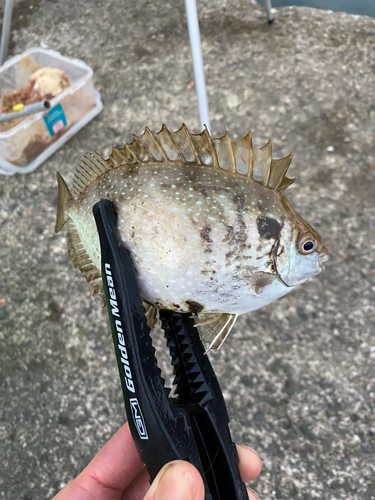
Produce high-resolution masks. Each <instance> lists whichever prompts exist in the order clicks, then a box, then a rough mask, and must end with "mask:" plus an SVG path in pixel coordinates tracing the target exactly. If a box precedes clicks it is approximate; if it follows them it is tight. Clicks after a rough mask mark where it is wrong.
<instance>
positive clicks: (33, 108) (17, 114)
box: [0, 101, 51, 123]
mask: <svg viewBox="0 0 375 500" xmlns="http://www.w3.org/2000/svg"><path fill="white" fill-rule="evenodd" d="M50 107H51V104H50V103H49V101H40V102H36V103H35V104H29V105H28V106H25V107H24V108H23V109H22V110H21V111H14V112H13V113H2V114H1V115H0V123H3V122H7V121H9V120H15V119H16V118H22V117H23V116H28V115H33V114H35V113H40V112H41V111H46V110H47V109H49V108H50Z"/></svg>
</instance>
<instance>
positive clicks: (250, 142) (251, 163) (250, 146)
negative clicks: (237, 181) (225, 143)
mask: <svg viewBox="0 0 375 500" xmlns="http://www.w3.org/2000/svg"><path fill="white" fill-rule="evenodd" d="M245 138H246V140H247V141H248V150H249V160H248V161H249V170H248V173H247V177H248V178H249V179H252V178H253V172H254V154H253V140H252V138H251V132H250V130H249V131H248V133H247V134H246V135H245Z"/></svg>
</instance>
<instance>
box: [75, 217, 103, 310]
mask: <svg viewBox="0 0 375 500" xmlns="http://www.w3.org/2000/svg"><path fill="white" fill-rule="evenodd" d="M66 242H67V245H68V253H69V257H70V260H71V261H72V264H73V266H74V267H75V268H76V269H79V270H80V271H81V273H82V274H83V275H84V277H85V278H86V281H87V283H89V284H90V285H92V287H93V289H94V293H93V296H96V295H99V296H100V297H102V299H103V302H104V303H105V297H104V290H103V282H102V277H101V273H100V271H99V269H98V268H97V267H96V266H95V265H94V264H93V262H92V260H91V259H90V257H89V255H88V254H87V252H86V250H85V248H84V246H83V245H82V243H81V239H80V237H79V234H78V231H77V229H76V227H75V226H74V223H73V222H70V227H69V231H68V233H67V235H66Z"/></svg>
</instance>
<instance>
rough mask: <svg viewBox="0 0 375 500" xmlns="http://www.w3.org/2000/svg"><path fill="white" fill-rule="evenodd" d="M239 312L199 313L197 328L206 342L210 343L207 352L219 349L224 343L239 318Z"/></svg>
mask: <svg viewBox="0 0 375 500" xmlns="http://www.w3.org/2000/svg"><path fill="white" fill-rule="evenodd" d="M237 316H238V315H237V314H229V313H219V314H211V315H207V314H198V320H197V324H196V326H197V328H198V330H199V334H200V336H201V338H202V340H203V341H204V342H207V343H208V348H207V350H206V353H207V352H209V351H211V350H213V351H215V352H216V351H218V350H219V349H220V347H221V346H222V345H223V343H224V341H225V339H226V338H227V336H228V334H229V332H230V331H231V330H232V328H233V325H234V323H235V322H236V319H237Z"/></svg>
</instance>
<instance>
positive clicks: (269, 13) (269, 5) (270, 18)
mask: <svg viewBox="0 0 375 500" xmlns="http://www.w3.org/2000/svg"><path fill="white" fill-rule="evenodd" d="M264 4H265V6H266V10H267V19H268V22H269V23H270V24H271V23H272V21H273V19H274V17H273V13H272V3H271V0H264Z"/></svg>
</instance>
